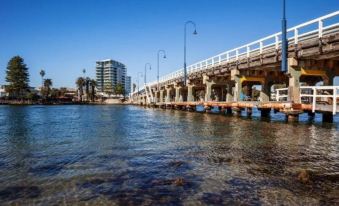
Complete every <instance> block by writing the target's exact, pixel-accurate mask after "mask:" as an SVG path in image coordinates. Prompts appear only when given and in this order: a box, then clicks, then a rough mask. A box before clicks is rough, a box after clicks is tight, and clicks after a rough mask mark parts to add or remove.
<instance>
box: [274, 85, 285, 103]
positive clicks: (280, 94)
mask: <svg viewBox="0 0 339 206" xmlns="http://www.w3.org/2000/svg"><path fill="white" fill-rule="evenodd" d="M275 92H276V94H275V101H277V102H280V101H287V98H288V88H282V89H276V90H275Z"/></svg>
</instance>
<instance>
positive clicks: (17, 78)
mask: <svg viewBox="0 0 339 206" xmlns="http://www.w3.org/2000/svg"><path fill="white" fill-rule="evenodd" d="M6 82H8V86H7V87H6V89H7V92H8V93H9V94H10V95H11V96H14V97H19V96H20V97H23V95H24V93H25V92H27V90H28V87H29V86H28V83H29V73H28V68H27V66H26V64H25V63H24V59H23V58H21V57H20V56H15V57H13V58H12V59H11V60H10V61H9V62H8V65H7V71H6Z"/></svg>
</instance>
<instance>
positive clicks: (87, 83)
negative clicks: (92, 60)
mask: <svg viewBox="0 0 339 206" xmlns="http://www.w3.org/2000/svg"><path fill="white" fill-rule="evenodd" d="M90 84H91V79H90V78H89V77H87V78H86V79H85V94H86V100H88V98H89V87H90Z"/></svg>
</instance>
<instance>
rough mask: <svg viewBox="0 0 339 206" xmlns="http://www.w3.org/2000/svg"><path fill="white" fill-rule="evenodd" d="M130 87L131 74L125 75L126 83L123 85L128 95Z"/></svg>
mask: <svg viewBox="0 0 339 206" xmlns="http://www.w3.org/2000/svg"><path fill="white" fill-rule="evenodd" d="M131 88H132V79H131V76H126V85H125V91H126V95H129V94H130V93H131V92H132V89H131Z"/></svg>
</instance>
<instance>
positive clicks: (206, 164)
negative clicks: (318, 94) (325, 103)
mask: <svg viewBox="0 0 339 206" xmlns="http://www.w3.org/2000/svg"><path fill="white" fill-rule="evenodd" d="M282 118H283V117H282V116H281V115H280V116H279V115H274V117H272V119H271V120H260V117H259V115H258V114H257V113H254V117H252V118H247V117H242V118H237V117H227V116H222V115H212V114H198V113H190V112H181V111H172V110H167V111H166V110H153V109H144V108H140V107H134V106H23V107H21V106H1V107H0V205H6V204H19V205H39V204H41V205H76V204H79V205H84V204H86V203H87V204H89V205H98V204H103V205H105V204H109V205H115V204H116V205H159V204H167V205H221V204H229V205H230V204H245V205H248V204H251V205H261V204H284V205H287V204H296V205H318V204H339V158H338V155H339V144H338V143H339V128H338V123H335V124H323V123H321V122H320V121H319V118H320V117H319V116H316V119H315V121H316V122H315V123H309V122H308V121H307V116H303V117H301V120H302V122H301V123H298V124H290V123H289V124H287V123H285V122H284V121H283V119H282ZM336 121H337V122H338V119H336ZM302 171H307V172H306V173H307V174H308V175H309V178H306V180H305V182H302V181H300V180H299V179H302V178H301V177H298V175H299V174H300V172H301V173H302ZM306 176H307V175H306Z"/></svg>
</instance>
